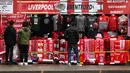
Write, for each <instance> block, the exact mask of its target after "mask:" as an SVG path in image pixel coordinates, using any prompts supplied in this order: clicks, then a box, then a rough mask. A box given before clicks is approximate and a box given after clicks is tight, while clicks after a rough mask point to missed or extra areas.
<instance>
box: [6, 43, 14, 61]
mask: <svg viewBox="0 0 130 73" xmlns="http://www.w3.org/2000/svg"><path fill="white" fill-rule="evenodd" d="M8 57H9V62H13V46H9V45H6V55H5V58H6V62H8Z"/></svg>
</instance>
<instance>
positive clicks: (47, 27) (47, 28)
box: [41, 16, 53, 34]
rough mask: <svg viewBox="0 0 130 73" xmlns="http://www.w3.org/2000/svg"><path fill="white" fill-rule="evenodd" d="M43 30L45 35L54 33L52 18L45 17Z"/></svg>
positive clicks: (42, 25)
mask: <svg viewBox="0 0 130 73" xmlns="http://www.w3.org/2000/svg"><path fill="white" fill-rule="evenodd" d="M41 28H42V29H41V30H42V32H43V33H44V34H47V33H51V32H52V31H53V23H52V17H51V16H48V17H47V16H43V18H42V24H41Z"/></svg>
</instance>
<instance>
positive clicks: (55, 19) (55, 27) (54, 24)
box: [52, 15, 63, 31]
mask: <svg viewBox="0 0 130 73" xmlns="http://www.w3.org/2000/svg"><path fill="white" fill-rule="evenodd" d="M62 18H63V17H62ZM52 20H53V30H54V31H58V15H54V16H53V17H52ZM61 22H62V21H61ZM62 27H63V26H60V28H62Z"/></svg>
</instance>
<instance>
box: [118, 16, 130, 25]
mask: <svg viewBox="0 0 130 73" xmlns="http://www.w3.org/2000/svg"><path fill="white" fill-rule="evenodd" d="M127 21H128V17H127V16H125V15H122V16H119V18H118V23H119V24H120V25H124V24H126V23H127Z"/></svg>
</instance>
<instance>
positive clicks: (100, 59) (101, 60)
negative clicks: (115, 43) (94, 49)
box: [96, 52, 106, 65]
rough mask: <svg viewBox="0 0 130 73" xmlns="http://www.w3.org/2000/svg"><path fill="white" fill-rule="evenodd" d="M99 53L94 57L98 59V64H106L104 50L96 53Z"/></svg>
mask: <svg viewBox="0 0 130 73" xmlns="http://www.w3.org/2000/svg"><path fill="white" fill-rule="evenodd" d="M96 54H99V55H98V56H96V59H98V60H97V61H98V64H99V65H105V64H106V55H105V52H100V53H96Z"/></svg>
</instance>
